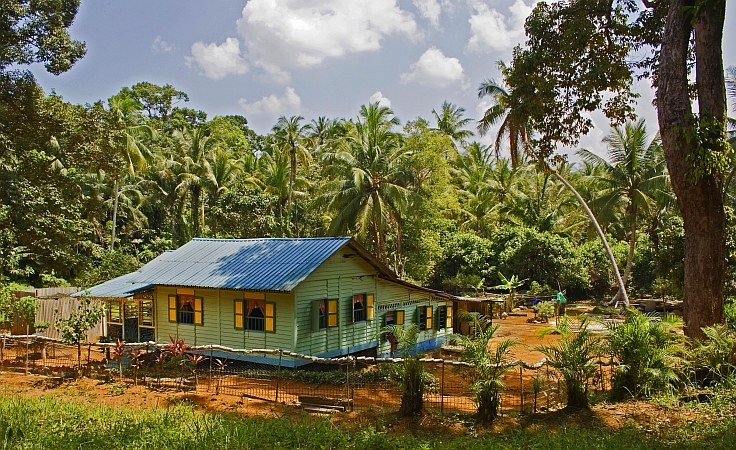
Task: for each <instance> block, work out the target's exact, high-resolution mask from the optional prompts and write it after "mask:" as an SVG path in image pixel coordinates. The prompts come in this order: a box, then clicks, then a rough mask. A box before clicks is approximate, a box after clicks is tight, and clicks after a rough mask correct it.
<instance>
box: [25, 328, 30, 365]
mask: <svg viewBox="0 0 736 450" xmlns="http://www.w3.org/2000/svg"><path fill="white" fill-rule="evenodd" d="M29 344H30V338H29V337H28V331H27V330H26V373H28V351H29V350H28V346H29Z"/></svg>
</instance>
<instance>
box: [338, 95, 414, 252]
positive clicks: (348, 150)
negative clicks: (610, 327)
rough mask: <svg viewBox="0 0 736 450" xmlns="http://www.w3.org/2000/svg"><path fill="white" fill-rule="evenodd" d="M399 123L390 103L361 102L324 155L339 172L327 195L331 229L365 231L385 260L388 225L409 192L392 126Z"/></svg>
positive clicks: (397, 219) (401, 209)
mask: <svg viewBox="0 0 736 450" xmlns="http://www.w3.org/2000/svg"><path fill="white" fill-rule="evenodd" d="M398 124H399V121H398V119H397V118H396V117H394V115H393V111H391V109H389V108H387V107H385V106H379V105H378V104H377V103H372V104H370V105H368V106H365V105H363V106H362V107H361V109H360V117H359V118H358V120H357V122H356V123H355V124H354V126H353V127H352V129H351V130H350V131H349V132H348V134H347V135H346V136H345V138H344V139H343V140H342V142H341V145H340V147H339V148H338V149H337V151H336V152H334V153H330V154H327V155H326V161H327V162H330V163H335V164H336V166H337V168H338V170H339V171H340V174H339V176H340V178H341V179H338V180H337V181H336V182H334V183H332V184H331V185H330V186H329V191H330V192H329V193H328V194H327V197H326V198H328V199H330V201H329V209H330V210H332V211H334V212H335V216H334V217H333V219H332V223H331V224H330V229H329V232H330V233H332V234H336V233H344V232H346V231H348V230H351V231H353V232H355V233H356V234H358V235H363V236H369V239H370V241H371V244H372V245H371V246H372V247H373V250H374V253H375V255H376V256H377V257H378V258H379V259H380V260H381V261H384V262H386V261H387V254H386V234H387V233H388V232H389V230H390V227H389V225H390V224H393V225H394V226H396V227H398V226H399V225H400V221H401V217H402V215H403V213H404V210H405V207H406V204H407V201H408V197H409V190H408V189H407V188H406V187H405V185H404V183H403V181H404V180H405V179H406V177H404V174H403V168H404V165H403V161H404V157H405V155H404V153H403V151H402V146H401V137H400V135H399V134H398V133H396V132H394V131H393V127H394V126H396V125H398Z"/></svg>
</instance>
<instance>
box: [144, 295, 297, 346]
mask: <svg viewBox="0 0 736 450" xmlns="http://www.w3.org/2000/svg"><path fill="white" fill-rule="evenodd" d="M194 293H195V296H197V297H202V298H203V303H202V309H203V325H202V326H199V325H192V324H179V323H173V322H169V319H168V297H169V295H175V294H176V288H174V287H167V286H157V287H156V341H157V342H163V343H165V342H169V336H172V337H174V338H181V339H184V342H186V343H187V344H189V345H207V344H220V345H224V346H226V347H232V348H268V349H277V348H283V349H291V348H293V346H294V333H293V323H294V296H293V295H292V294H280V293H266V302H269V303H274V304H275V321H276V331H275V332H273V333H271V332H265V331H250V330H236V329H235V313H234V310H235V307H234V301H235V299H236V298H240V299H242V298H243V292H242V291H228V290H224V289H195V292H194Z"/></svg>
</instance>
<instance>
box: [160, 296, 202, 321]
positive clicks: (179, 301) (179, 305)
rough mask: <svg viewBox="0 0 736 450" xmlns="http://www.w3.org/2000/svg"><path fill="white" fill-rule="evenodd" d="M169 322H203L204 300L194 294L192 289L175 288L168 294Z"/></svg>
mask: <svg viewBox="0 0 736 450" xmlns="http://www.w3.org/2000/svg"><path fill="white" fill-rule="evenodd" d="M168 307H169V308H168V309H169V322H176V323H182V324H191V325H203V324H204V300H203V299H202V297H195V296H194V289H177V294H176V295H169V305H168Z"/></svg>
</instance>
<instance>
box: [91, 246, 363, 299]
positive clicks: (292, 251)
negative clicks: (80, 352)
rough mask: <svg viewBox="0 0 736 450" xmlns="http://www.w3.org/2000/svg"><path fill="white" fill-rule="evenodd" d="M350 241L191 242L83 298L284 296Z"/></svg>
mask: <svg viewBox="0 0 736 450" xmlns="http://www.w3.org/2000/svg"><path fill="white" fill-rule="evenodd" d="M350 241H351V239H350V238H349V237H331V238H268V239H193V240H192V241H190V242H188V243H187V244H185V245H183V246H182V247H180V248H179V249H177V250H174V251H169V252H165V253H163V254H162V255H160V256H158V257H157V258H156V259H154V260H153V261H151V262H149V263H148V264H146V265H145V266H143V267H141V268H140V269H139V270H138V271H136V272H132V273H129V274H127V275H123V276H121V277H118V278H115V279H113V280H110V281H107V282H105V283H102V284H100V285H98V286H95V287H93V288H91V289H89V290H87V291H86V293H85V294H83V295H88V296H91V297H128V296H130V295H132V294H134V293H135V292H139V291H142V290H145V289H148V288H151V287H152V286H153V285H163V286H188V287H200V288H221V289H238V290H253V291H277V292H289V291H291V290H293V289H294V288H295V287H296V286H297V285H298V284H299V283H301V282H302V281H303V280H304V279H305V278H307V276H309V274H310V273H312V272H313V271H314V270H315V269H316V268H317V267H319V266H320V265H321V264H322V263H323V262H324V261H325V260H326V259H327V258H329V257H330V256H331V255H333V254H334V253H335V252H336V251H338V250H339V249H340V248H342V247H343V246H344V245H346V244H347V243H349V242H350Z"/></svg>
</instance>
